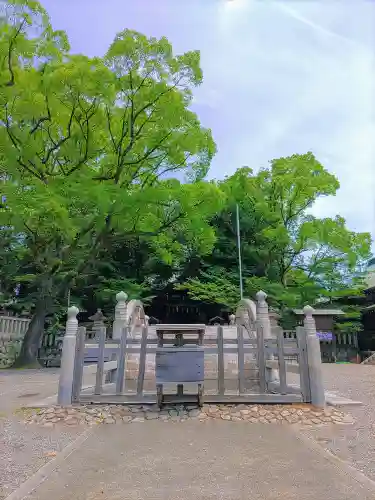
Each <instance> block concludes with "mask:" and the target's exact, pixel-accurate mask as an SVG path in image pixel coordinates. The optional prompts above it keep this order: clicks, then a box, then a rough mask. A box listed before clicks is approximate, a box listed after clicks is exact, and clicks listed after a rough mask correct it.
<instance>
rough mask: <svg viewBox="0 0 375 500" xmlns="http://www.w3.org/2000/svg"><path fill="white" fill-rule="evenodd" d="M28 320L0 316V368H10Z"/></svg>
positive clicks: (19, 346)
mask: <svg viewBox="0 0 375 500" xmlns="http://www.w3.org/2000/svg"><path fill="white" fill-rule="evenodd" d="M29 323H30V319H28V318H16V317H13V316H0V368H6V367H8V366H10V365H11V364H12V363H13V362H14V360H15V359H16V357H17V355H18V353H19V351H20V349H21V344H22V340H23V337H24V336H25V333H26V330H27V328H28V326H29Z"/></svg>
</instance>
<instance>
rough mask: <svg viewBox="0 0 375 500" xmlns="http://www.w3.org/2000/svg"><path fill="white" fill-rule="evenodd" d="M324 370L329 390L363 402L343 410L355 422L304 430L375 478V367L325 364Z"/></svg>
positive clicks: (325, 446)
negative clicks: (343, 425)
mask: <svg viewBox="0 0 375 500" xmlns="http://www.w3.org/2000/svg"><path fill="white" fill-rule="evenodd" d="M323 369H324V379H325V386H326V388H327V389H329V390H333V391H337V392H339V393H340V394H343V395H345V396H347V397H349V398H352V399H356V400H359V401H362V403H363V405H362V406H346V407H345V409H344V411H345V412H346V413H349V414H351V415H352V416H353V417H354V419H355V424H354V425H351V426H345V427H341V426H332V427H331V426H330V427H321V428H315V429H314V430H309V431H305V432H307V433H308V434H309V435H310V436H312V437H314V438H315V439H316V440H317V441H318V442H319V443H320V444H321V445H322V446H323V447H324V448H326V449H328V450H329V451H331V452H332V453H334V454H335V455H337V456H338V457H340V458H342V459H343V460H347V461H348V462H350V463H351V464H352V465H353V466H354V467H356V468H357V469H358V470H360V471H362V472H364V473H365V474H366V475H367V476H368V477H370V478H372V479H373V480H374V481H375V446H374V442H375V441H374V439H375V366H371V365H349V364H348V365H333V364H324V365H323Z"/></svg>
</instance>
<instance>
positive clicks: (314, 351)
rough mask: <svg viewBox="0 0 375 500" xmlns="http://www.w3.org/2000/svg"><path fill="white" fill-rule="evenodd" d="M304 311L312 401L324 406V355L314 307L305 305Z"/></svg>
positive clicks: (316, 404) (315, 404)
mask: <svg viewBox="0 0 375 500" xmlns="http://www.w3.org/2000/svg"><path fill="white" fill-rule="evenodd" d="M303 312H304V314H305V318H304V321H303V325H304V328H305V335H306V345H307V360H308V365H309V379H310V390H311V403H312V404H313V405H314V406H319V407H324V406H325V403H326V400H325V394H324V384H323V373H322V355H321V353H320V341H319V339H318V336H317V334H316V325H315V319H314V317H313V312H314V309H313V308H312V307H311V306H305V307H304V308H303Z"/></svg>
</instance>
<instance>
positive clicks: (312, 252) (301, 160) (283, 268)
mask: <svg viewBox="0 0 375 500" xmlns="http://www.w3.org/2000/svg"><path fill="white" fill-rule="evenodd" d="M219 186H220V188H221V189H222V190H223V192H224V193H225V195H226V198H227V205H226V207H225V208H224V209H223V211H222V212H221V213H220V214H219V215H218V216H215V217H214V218H213V220H212V222H211V224H212V226H213V227H214V228H215V231H216V234H217V240H216V243H215V247H214V250H213V252H212V253H211V254H210V255H209V256H207V257H204V259H203V261H202V264H201V267H200V273H199V272H198V273H197V274H196V275H195V276H194V279H190V280H187V282H186V283H185V284H184V285H183V286H182V287H185V289H186V290H188V293H189V294H190V296H191V297H194V298H196V299H199V298H200V299H201V300H208V298H207V293H208V290H211V291H213V290H214V288H212V287H215V286H216V285H215V284H217V287H216V288H217V291H215V293H216V295H217V297H218V298H220V299H218V301H219V302H220V303H221V301H222V300H223V296H224V297H225V296H227V297H228V300H227V305H228V306H230V307H233V302H234V297H233V295H232V294H229V293H228V294H225V293H224V294H223V293H220V292H219V288H220V287H224V288H223V289H225V290H233V292H234V290H237V298H239V286H238V283H239V278H238V258H237V242H236V224H235V207H236V204H238V205H239V207H240V219H241V249H242V266H243V275H244V284H245V295H246V296H250V297H253V296H254V295H255V293H256V291H258V290H259V289H263V290H265V291H266V292H267V293H268V295H269V299H270V302H271V304H273V305H274V306H276V307H278V308H279V309H281V310H284V309H285V308H290V307H297V306H298V307H301V306H303V305H305V304H306V303H312V304H314V303H315V302H317V301H319V300H323V299H325V298H327V297H329V294H330V293H333V292H334V293H336V294H337V292H338V290H345V289H347V290H348V289H350V288H353V286H352V285H353V281H355V280H356V279H357V277H358V276H359V275H360V272H359V268H361V266H362V267H363V262H365V261H366V260H367V259H368V258H369V255H370V245H371V237H370V235H369V234H368V233H355V232H352V231H350V230H348V228H347V227H346V225H345V220H344V219H343V218H342V217H340V216H336V217H335V218H324V219H319V218H316V217H314V216H313V215H312V214H311V207H312V206H313V204H314V203H315V202H316V201H317V200H318V199H319V198H320V197H322V196H329V195H334V194H335V193H336V191H337V189H338V188H339V183H338V181H337V179H336V178H335V177H334V176H333V175H332V174H330V173H329V172H328V171H327V170H326V169H324V167H323V166H322V165H321V164H320V163H319V162H318V161H317V160H316V158H315V157H314V155H313V154H312V153H307V154H305V155H292V156H291V157H287V158H280V159H277V160H273V161H271V162H270V166H269V167H268V168H266V169H261V170H260V171H259V172H258V173H256V174H254V172H253V171H252V170H251V169H249V168H247V167H245V168H241V169H238V170H237V171H236V172H235V173H234V174H233V175H232V176H231V177H228V178H227V179H225V180H224V181H223V182H221V183H219ZM215 266H218V267H220V268H222V269H225V270H226V273H225V280H226V283H225V286H224V283H222V282H220V281H217V277H216V274H215V272H211V274H209V275H208V274H207V271H206V270H207V267H208V268H210V269H215ZM222 278H224V275H223V273H221V279H222ZM180 288H181V286H180ZM210 295H211V297H212V299H213V297H214V293H211V294H210Z"/></svg>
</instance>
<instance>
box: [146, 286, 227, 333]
mask: <svg viewBox="0 0 375 500" xmlns="http://www.w3.org/2000/svg"><path fill="white" fill-rule="evenodd" d="M145 310H146V314H147V315H148V316H150V318H151V322H153V320H157V321H158V323H169V324H193V323H203V324H206V325H208V324H209V323H210V320H211V319H213V318H215V317H220V318H222V319H223V320H224V321H225V322H226V323H227V322H228V316H229V314H230V313H231V311H228V310H227V309H225V308H223V307H222V306H219V305H217V304H207V303H206V302H200V301H197V300H192V299H191V298H190V297H189V296H188V294H187V292H186V291H185V290H174V288H173V285H171V286H168V287H167V288H165V289H164V290H163V291H162V292H160V293H159V294H158V295H156V297H154V299H153V300H152V302H151V304H150V305H146V306H145Z"/></svg>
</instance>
